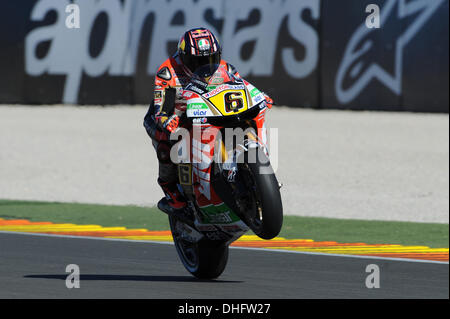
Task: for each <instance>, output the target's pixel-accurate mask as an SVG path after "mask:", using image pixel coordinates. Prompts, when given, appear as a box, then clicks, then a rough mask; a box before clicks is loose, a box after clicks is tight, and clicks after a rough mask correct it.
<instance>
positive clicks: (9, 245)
mask: <svg viewBox="0 0 450 319" xmlns="http://www.w3.org/2000/svg"><path fill="white" fill-rule="evenodd" d="M68 264H77V265H78V266H79V268H80V288H79V289H76V288H73V289H68V288H67V287H66V285H65V280H66V277H67V276H68V275H69V273H66V272H65V271H66V266H67V265H68ZM369 264H376V265H377V266H378V267H379V269H380V288H372V289H368V288H367V287H366V285H365V281H366V277H367V276H368V275H369V273H366V266H367V265H369ZM448 272H449V267H448V263H447V264H439V263H425V262H408V261H396V260H383V259H370V258H352V257H342V256H341V257H339V256H327V255H309V254H297V253H285V252H274V251H267V250H262V251H256V250H248V249H236V248H233V249H230V258H229V261H228V266H227V268H226V270H225V272H224V273H223V274H222V276H221V277H219V278H218V280H214V281H199V280H197V279H195V278H194V277H192V276H191V275H190V274H189V273H188V272H187V271H186V270H185V269H184V267H183V266H182V264H181V262H180V261H179V260H178V256H177V253H176V250H175V247H174V246H173V245H169V244H158V243H149V242H136V241H135V242H131V241H122V240H104V239H90V238H72V237H56V236H42V235H29V234H28V235H25V234H14V233H0V298H2V299H3V298H151V299H155V298H158V299H159V298H165V299H166V298H167V299H199V298H202V299H209V298H220V299H229V298H232V299H238V298H248V299H266V298H273V299H287V298H290V299H292V298H294V299H300V298H302V299H303V298H319V299H322V298H339V299H340V298H448V297H449V286H448V282H449V278H448Z"/></svg>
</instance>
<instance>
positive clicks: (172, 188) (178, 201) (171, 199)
mask: <svg viewBox="0 0 450 319" xmlns="http://www.w3.org/2000/svg"><path fill="white" fill-rule="evenodd" d="M158 184H159V186H161V188H162V190H163V192H164V194H166V197H165V198H163V199H161V200H160V202H161V203H164V204H165V205H167V204H168V205H169V206H170V207H171V208H172V210H182V209H184V208H185V207H186V206H187V203H186V199H185V198H184V196H183V195H182V194H181V193H180V191H179V190H178V188H177V185H176V184H175V183H170V182H165V181H163V180H161V179H160V178H158ZM158 206H159V205H158Z"/></svg>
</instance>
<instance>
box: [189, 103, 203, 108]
mask: <svg viewBox="0 0 450 319" xmlns="http://www.w3.org/2000/svg"><path fill="white" fill-rule="evenodd" d="M188 108H190V109H208V105H206V104H205V103H190V104H189V105H188Z"/></svg>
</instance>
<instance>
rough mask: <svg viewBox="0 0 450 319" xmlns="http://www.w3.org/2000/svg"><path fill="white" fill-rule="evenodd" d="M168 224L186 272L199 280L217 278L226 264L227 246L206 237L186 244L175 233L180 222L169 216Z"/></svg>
mask: <svg viewBox="0 0 450 319" xmlns="http://www.w3.org/2000/svg"><path fill="white" fill-rule="evenodd" d="M169 223H170V229H171V231H172V235H173V241H174V243H175V248H176V249H177V252H178V256H179V257H180V259H181V262H182V263H183V265H184V267H185V268H186V270H187V271H189V272H190V273H191V274H192V275H193V276H195V277H197V278H199V279H214V278H217V277H219V276H220V275H221V274H222V272H223V271H224V269H225V266H226V265H227V262H228V245H226V244H225V243H224V242H223V241H212V240H209V239H207V238H206V237H205V238H202V239H201V240H200V241H198V242H197V243H192V242H188V241H186V240H184V239H182V238H181V237H180V236H179V234H178V232H177V227H176V224H177V223H180V222H179V221H178V220H176V219H175V218H173V217H171V216H169Z"/></svg>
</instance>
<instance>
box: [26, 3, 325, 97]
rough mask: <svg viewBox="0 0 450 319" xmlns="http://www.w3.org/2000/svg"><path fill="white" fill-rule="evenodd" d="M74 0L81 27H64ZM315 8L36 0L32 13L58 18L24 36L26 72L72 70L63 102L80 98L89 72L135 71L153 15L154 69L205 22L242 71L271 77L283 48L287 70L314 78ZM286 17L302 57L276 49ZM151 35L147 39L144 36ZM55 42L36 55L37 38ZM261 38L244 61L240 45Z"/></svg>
mask: <svg viewBox="0 0 450 319" xmlns="http://www.w3.org/2000/svg"><path fill="white" fill-rule="evenodd" d="M70 4H74V5H77V6H78V7H79V8H80V25H81V28H80V29H77V32H70V29H68V28H66V26H65V18H64V17H65V16H66V13H65V10H66V7H67V6H68V5H70ZM254 10H257V11H258V12H259V21H258V23H257V24H256V25H251V26H246V27H243V28H241V29H239V30H237V31H236V26H237V24H238V22H241V21H245V20H247V19H248V18H249V16H250V14H251V13H252V12H253V11H254ZM305 10H309V11H310V12H311V17H312V18H313V19H319V16H320V1H318V0H247V1H241V0H227V1H209V0H199V1H194V0H172V1H167V0H164V1H163V0H133V1H130V0H126V1H124V2H123V3H121V1H119V0H74V1H73V2H71V1H69V0H38V1H37V2H36V5H35V6H34V8H33V10H32V12H31V17H30V19H31V20H32V21H42V20H44V18H45V17H46V15H47V13H49V12H50V11H55V12H56V14H57V20H56V22H55V23H54V24H52V25H46V26H42V27H38V28H35V29H33V30H31V31H30V32H29V33H28V34H27V36H26V39H25V70H26V72H27V74H29V75H32V76H39V75H42V74H44V73H47V74H51V75H66V83H65V87H64V94H63V102H64V103H77V101H78V92H79V88H80V84H81V83H80V82H81V77H82V74H83V72H84V73H85V74H87V75H88V76H90V77H98V76H101V75H104V74H109V75H111V76H131V75H133V74H134V73H135V71H136V67H137V58H138V51H139V47H140V46H139V44H140V41H141V35H142V30H143V26H144V24H145V23H146V21H148V19H149V17H151V16H152V17H153V21H154V23H153V26H152V34H151V38H150V39H151V42H150V49H149V52H148V63H147V73H148V74H149V75H151V74H154V73H155V71H156V70H157V68H158V67H159V65H160V64H161V63H162V62H163V61H164V60H165V59H167V57H168V56H169V55H170V54H172V53H171V52H167V44H168V43H169V42H178V40H179V39H180V37H181V35H182V34H183V33H184V32H185V31H186V30H188V29H190V28H194V27H198V26H204V27H206V28H209V29H210V30H211V31H212V32H213V33H215V34H217V35H218V37H219V39H220V41H221V43H222V44H223V50H224V51H223V53H224V54H223V55H224V58H225V59H226V60H228V61H230V63H232V64H234V65H235V66H236V67H238V70H239V72H240V74H241V75H242V76H247V75H250V74H251V75H254V76H270V75H272V74H273V71H274V63H275V56H276V52H277V50H280V52H281V59H282V64H283V67H284V70H285V71H286V72H287V73H288V74H289V75H290V76H291V77H293V78H304V77H306V76H308V75H309V74H310V73H311V72H313V71H314V69H315V68H316V66H317V61H318V35H317V32H316V31H315V30H314V29H313V27H312V26H310V25H308V24H307V23H305V22H304V21H302V20H301V15H302V12H304V11H305ZM208 11H209V12H211V13H212V17H213V18H214V19H216V20H223V30H222V34H219V32H218V30H217V29H216V28H215V27H214V26H213V25H211V24H210V23H209V22H208V21H206V18H205V16H206V13H207V12H208ZM100 14H105V15H106V16H107V19H108V30H107V33H106V35H105V39H104V45H103V46H102V49H101V51H100V53H99V54H98V55H97V56H95V57H93V56H91V55H90V53H89V43H90V41H89V40H90V37H91V33H92V31H93V27H94V24H95V22H96V21H97V18H98V16H99V15H100ZM178 14H181V15H182V16H183V20H184V21H183V22H184V23H182V24H177V25H172V20H173V18H174V17H175V16H176V15H178ZM286 17H287V30H288V32H289V35H290V36H291V37H292V38H293V39H294V40H295V41H297V42H298V43H300V44H301V45H302V46H303V47H304V48H305V56H304V58H303V59H302V60H296V59H295V55H294V52H293V48H290V47H283V48H278V47H277V44H278V36H279V32H280V28H281V23H282V21H283V19H285V18H286ZM144 40H146V39H144ZM46 41H51V43H50V48H49V50H48V52H47V54H46V56H44V57H42V58H40V57H39V58H38V57H37V56H36V48H37V47H38V45H39V44H41V43H43V42H46ZM251 41H255V47H254V50H253V52H252V55H251V56H250V58H249V59H246V60H244V59H242V57H241V50H242V47H243V46H244V45H245V44H246V43H249V42H251Z"/></svg>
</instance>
